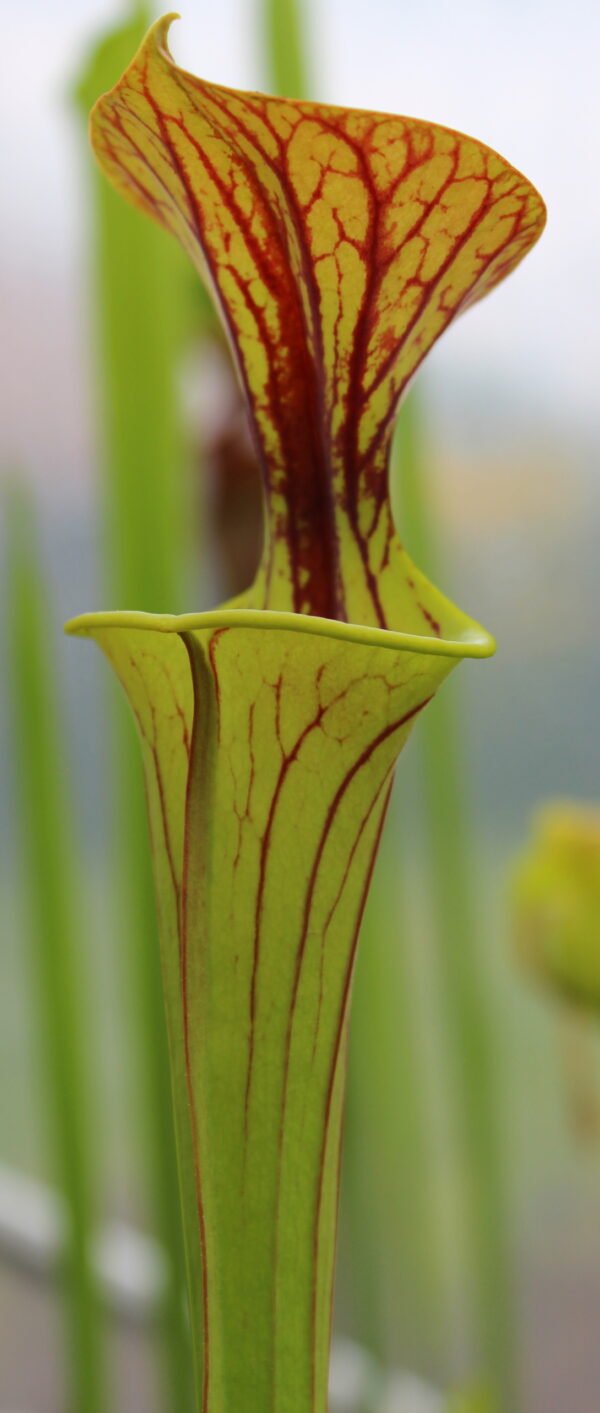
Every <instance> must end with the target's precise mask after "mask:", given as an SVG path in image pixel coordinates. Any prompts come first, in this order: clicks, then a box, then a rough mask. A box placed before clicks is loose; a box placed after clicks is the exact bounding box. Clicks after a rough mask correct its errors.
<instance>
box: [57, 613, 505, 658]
mask: <svg viewBox="0 0 600 1413" xmlns="http://www.w3.org/2000/svg"><path fill="white" fill-rule="evenodd" d="M102 628H113V629H114V628H135V629H138V630H142V631H146V632H154V633H188V632H193V631H195V630H201V629H204V630H206V631H210V630H211V629H216V628H254V629H260V628H263V629H264V628H270V629H272V630H279V631H282V630H283V631H287V632H288V633H310V634H314V635H315V636H316V637H324V638H333V639H337V640H338V641H339V642H349V643H359V644H361V645H362V646H366V647H369V646H370V647H378V648H390V649H395V650H396V651H397V652H413V653H424V654H429V655H433V656H436V657H456V658H486V657H492V656H493V654H494V653H495V651H496V643H495V640H494V638H493V637H492V636H491V634H490V633H488V632H487V631H486V629H485V628H482V627H481V625H480V624H479V623H474V622H473V621H472V620H470V619H466V618H465V623H464V628H463V629H462V631H461V632H459V633H457V634H456V636H454V637H438V636H437V635H435V634H434V633H431V635H429V634H418V633H402V632H398V631H396V630H395V629H392V628H375V627H370V626H368V625H364V624H360V623H345V622H340V621H339V620H338V619H333V618H313V617H309V616H308V614H301V613H283V612H277V611H276V610H274V609H262V608H261V609H253V608H222V609H212V610H210V611H209V612H207V613H182V614H173V613H141V612H135V611H131V612H129V611H126V610H123V611H113V612H105V613H102V612H97V613H83V614H79V615H78V616H77V617H76V618H71V619H69V621H68V623H66V624H65V633H68V634H69V635H70V636H81V637H87V636H91V635H93V633H94V631H95V630H97V629H102Z"/></svg>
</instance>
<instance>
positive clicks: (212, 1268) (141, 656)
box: [75, 611, 456, 1413]
mask: <svg viewBox="0 0 600 1413" xmlns="http://www.w3.org/2000/svg"><path fill="white" fill-rule="evenodd" d="M245 617H248V618H250V619H251V620H252V624H253V626H252V628H251V627H249V626H248V627H247V626H244V619H245ZM281 617H282V618H283V620H284V625H285V626H282V627H275V626H272V625H273V622H274V621H276V619H277V615H274V614H264V615H258V614H256V615H253V614H249V615H245V614H244V613H243V612H239V611H238V612H237V613H232V612H229V613H228V612H227V611H223V612H222V613H221V614H216V615H212V614H206V615H199V616H197V617H195V618H192V617H190V618H188V619H185V618H184V619H181V618H180V619H168V618H165V619H157V618H153V617H151V616H145V615H141V614H140V615H113V616H110V615H109V616H106V618H104V619H103V618H102V617H100V616H99V615H93V616H91V617H90V619H89V620H86V619H81V620H78V622H77V624H76V625H75V626H76V628H77V630H78V631H81V632H89V633H91V634H93V636H94V638H95V640H96V641H97V642H98V643H99V644H100V646H101V647H102V648H103V650H104V651H105V652H106V654H107V656H108V658H109V660H110V661H111V662H112V664H113V666H114V668H115V670H116V672H117V673H118V675H119V677H120V678H121V681H122V682H123V685H124V687H125V689H126V691H127V694H128V697H129V700H130V702H131V705H132V707H133V710H134V712H135V716H136V719H137V722H138V727H139V731H140V736H141V740H142V746H143V751H144V757H145V764H146V777H147V786H148V796H149V806H150V818H151V835H152V848H153V856H154V867H155V875H156V883H157V892H158V897H159V908H160V922H161V931H162V938H163V948H164V967H165V977H166V988H167V1000H168V1007H169V1020H170V1028H171V1036H172V1056H173V1063H174V1070H175V1094H176V1097H177V1098H178V1101H179V1111H180V1112H179V1120H180V1142H181V1144H182V1155H181V1156H182V1164H183V1170H184V1175H185V1176H186V1181H187V1184H188V1190H187V1197H188V1200H187V1203H186V1215H187V1219H188V1242H189V1245H190V1251H191V1253H192V1264H193V1271H192V1290H193V1296H194V1303H195V1307H196V1308H195V1318H196V1320H197V1322H199V1323H201V1324H202V1325H203V1324H204V1321H206V1326H205V1351H207V1352H208V1358H207V1364H206V1366H205V1371H204V1376H205V1379H206V1406H207V1407H210V1408H211V1409H212V1408H215V1409H221V1408H222V1409H224V1410H225V1409H229V1408H231V1407H245V1406H248V1407H252V1408H256V1409H263V1408H265V1409H266V1408H277V1409H281V1410H284V1409H288V1408H289V1409H290V1413H291V1410H292V1409H294V1410H300V1409H304V1408H306V1409H309V1408H313V1407H314V1408H319V1409H321V1408H324V1407H325V1406H326V1405H325V1389H326V1366H327V1354H328V1333H329V1307H330V1297H331V1279H332V1263H333V1251H334V1234H335V1211H336V1202H337V1168H338V1149H339V1136H340V1106H341V1099H342V1087H343V1070H344V1057H345V1036H346V1019H347V1005H348V997H349V988H350V980H351V974H352V964H353V960H354V949H355V944H356V937H357V932H358V926H359V922H360V918H361V914H362V908H363V904H364V900H365V896H366V889H367V885H368V881H369V876H370V872H371V867H372V863H373V859H374V852H375V847H376V843H377V840H378V836H379V830H380V827H381V823H382V818H383V813H384V808H385V803H386V800H387V794H388V789H389V786H390V783H391V775H392V770H393V766H394V763H395V760H396V757H397V755H398V752H399V750H400V748H401V746H402V744H403V742H404V740H405V739H406V736H407V734H408V731H409V729H410V726H411V725H412V723H413V722H414V720H415V719H416V717H417V716H418V714H419V712H420V711H421V710H422V709H423V707H424V706H425V705H426V703H427V701H428V700H429V698H430V697H431V695H432V693H433V692H434V691H435V688H436V687H437V685H438V684H439V682H440V681H441V680H442V678H443V677H444V676H445V675H446V674H447V672H448V671H449V670H450V668H451V666H452V663H453V661H455V660H456V658H453V656H452V653H453V652H455V651H456V644H448V645H445V651H444V652H442V651H440V647H441V646H442V645H440V644H439V643H438V642H437V641H436V644H435V646H436V649H437V651H436V652H435V653H431V654H430V653H426V652H421V651H414V650H411V649H410V647H409V646H408V645H407V646H406V648H405V650H404V651H395V650H394V649H393V648H390V647H389V646H388V640H387V636H386V635H385V634H384V633H382V632H379V633H378V632H377V630H372V632H373V639H374V641H373V642H372V643H365V642H361V641H360V635H358V636H356V635H355V634H354V633H353V632H352V630H351V629H350V628H348V627H346V626H345V625H338V624H332V625H329V624H319V623H318V622H315V620H312V621H310V620H309V621H308V623H307V624H306V627H307V628H308V629H310V630H312V631H302V620H298V619H294V618H293V616H290V619H289V620H288V618H287V616H284V615H281ZM290 620H291V623H290ZM259 622H260V623H263V622H264V623H265V626H262V627H261V626H259ZM267 625H268V626H267ZM291 625H294V626H293V627H292V626H291ZM297 625H299V626H300V631H295V628H296V626H297ZM315 629H318V631H315ZM332 630H333V631H332ZM417 646H418V645H417ZM192 1188H193V1200H192ZM198 1213H200V1221H199V1222H198ZM313 1354H314V1362H313ZM249 1377H250V1378H251V1383H252V1388H253V1397H254V1398H255V1402H252V1403H251V1404H246V1403H244V1397H245V1393H244V1389H245V1387H246V1381H247V1379H248V1378H249Z"/></svg>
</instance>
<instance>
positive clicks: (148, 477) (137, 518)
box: [78, 7, 192, 1413]
mask: <svg viewBox="0 0 600 1413" xmlns="http://www.w3.org/2000/svg"><path fill="white" fill-rule="evenodd" d="M150 18H151V17H150V15H149V14H148V12H147V10H146V8H145V7H137V8H136V9H135V11H134V14H133V17H132V19H131V20H130V21H129V22H128V23H126V24H124V25H122V26H121V27H119V28H118V29H116V30H114V31H112V32H111V33H110V34H109V35H107V37H106V38H105V39H104V41H103V42H102V43H101V44H100V45H99V46H98V47H97V48H96V50H95V52H94V54H93V56H92V58H91V62H90V63H89V64H88V66H87V68H86V72H85V75H84V77H83V79H82V81H81V83H80V86H79V91H78V98H79V100H80V102H81V104H82V106H83V108H84V111H85V113H86V116H87V113H88V111H89V108H90V107H91V105H92V103H93V102H94V101H95V99H96V98H97V97H98V96H99V94H100V93H102V92H104V91H105V90H106V89H108V88H110V87H111V85H112V84H113V83H114V82H115V81H116V79H117V78H118V77H119V75H120V74H121V72H122V71H123V69H124V68H125V67H126V65H127V64H128V63H129V61H130V59H131V55H132V53H133V52H134V51H135V48H136V46H137V45H138V44H139V43H140V42H141V40H142V38H143V36H144V33H145V31H146V29H147V27H148V24H149V22H150ZM89 160H90V165H92V158H91V155H90V159H89ZM92 177H93V241H94V256H95V269H94V277H95V295H96V300H95V304H96V324H97V336H98V337H97V343H98V349H99V356H98V363H97V373H98V376H97V382H98V385H99V389H100V395H99V409H98V410H99V421H100V425H101V427H102V439H101V442H102V470H103V476H104V505H105V523H106V537H105V544H104V551H105V575H106V580H107V585H108V593H109V597H110V600H111V601H112V602H114V604H115V605H116V606H118V607H127V606H131V607H135V608H137V609H144V610H147V611H148V612H153V611H154V612H161V613H165V612H171V613H173V612H177V611H179V610H180V608H181V606H182V597H183V593H182V590H183V580H184V576H185V566H186V562H187V553H186V546H187V543H188V526H189V524H190V522H191V516H190V515H189V513H188V510H187V506H186V498H187V488H186V481H185V475H184V467H183V445H182V433H181V426H180V418H179V413H178V403H177V389H176V371H177V363H178V359H179V357H180V355H181V353H182V348H183V341H184V328H185V322H184V296H185V291H186V288H187V283H188V272H187V267H186V265H185V261H184V260H183V257H182V255H181V252H180V251H179V250H178V249H177V248H176V247H175V245H174V244H173V243H172V242H170V241H169V240H168V239H167V237H166V236H165V235H164V233H163V232H162V231H159V230H158V229H157V228H156V227H155V226H154V225H153V224H152V223H151V222H148V221H146V220H144V219H143V218H142V217H141V216H140V215H139V214H138V213H137V212H136V211H133V210H132V209H131V208H130V207H129V206H128V205H127V204H126V203H125V202H123V201H122V200H121V199H120V198H119V197H117V195H116V194H115V192H114V191H113V190H112V188H111V187H110V186H109V185H108V183H107V182H106V181H105V179H104V178H103V177H102V175H101V174H100V172H99V171H97V170H96V169H95V168H94V170H93V172H92ZM113 722H114V760H115V774H114V782H115V799H114V809H115V825H114V832H115V844H116V852H115V867H116V870H117V877H118V880H119V884H120V887H119V894H118V896H119V900H120V917H121V919H122V924H121V925H122V927H123V934H124V936H126V937H127V938H128V939H129V951H128V962H129V964H130V968H131V978H130V979H131V989H132V993H133V996H134V1007H135V1018H136V1023H137V1027H138V1039H139V1045H138V1052H139V1060H140V1091H141V1109H142V1123H143V1128H144V1130H145V1139H146V1149H147V1155H146V1161H145V1165H144V1166H145V1169H146V1171H147V1173H148V1176H149V1181H150V1197H151V1203H152V1207H153V1216H154V1222H155V1226H156V1229H157V1235H158V1237H159V1240H160V1241H161V1243H162V1246H163V1248H164V1251H165V1255H166V1258H167V1262H168V1267H169V1273H170V1279H169V1283H168V1289H167V1294H166V1297H165V1300H164V1304H163V1308H162V1312H161V1329H162V1350H163V1356H164V1369H165V1406H166V1407H169V1408H171V1410H172V1413H184V1411H185V1410H186V1409H187V1408H190V1407H191V1404H192V1393H191V1352H190V1341H189V1331H188V1326H187V1320H186V1313H185V1302H184V1292H185V1283H186V1281H185V1255H184V1247H183V1235H182V1224H181V1211H180V1191H179V1177H178V1171H177V1158H176V1150H175V1138H174V1128H173V1114H172V1100H171V1090H170V1078H169V1074H170V1069H169V1059H168V1047H167V1036H166V1025H165V1015H164V1001H163V991H162V979H161V971H160V953H159V943H158V936H157V927H156V915H155V904H154V895H153V888H152V880H151V868H150V857H149V848H148V831H147V823H146V812H145V805H144V795H143V779H142V770H141V766H140V765H139V762H138V753H137V751H136V750H135V748H134V746H133V734H134V732H133V726H132V723H131V722H130V721H129V719H128V713H127V712H126V708H125V706H124V704H123V703H122V702H121V700H120V699H119V702H118V703H115V710H114V717H113Z"/></svg>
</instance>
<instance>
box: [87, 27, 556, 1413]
mask: <svg viewBox="0 0 600 1413" xmlns="http://www.w3.org/2000/svg"><path fill="white" fill-rule="evenodd" d="M168 23H169V22H168V21H161V22H160V23H159V24H158V25H156V26H155V27H154V29H153V30H151V32H150V34H149V35H148V38H147V40H146V41H145V43H144V44H143V46H142V48H141V49H140V51H139V53H138V55H137V57H136V59H135V60H134V62H133V64H132V65H131V67H130V68H129V69H128V70H127V72H126V74H125V75H124V76H123V79H122V80H121V81H120V83H119V84H117V86H116V87H115V88H114V89H113V90H112V92H111V93H110V94H108V95H106V97H105V98H103V99H101V100H100V102H99V104H97V106H96V108H95V110H94V114H93V118H92V139H93V143H94V146H95V149H96V152H97V155H98V157H99V160H100V163H101V166H102V167H103V168H104V170H105V171H106V173H107V174H108V176H109V177H110V179H111V180H112V181H113V183H114V184H115V185H116V186H117V188H118V189H119V190H121V191H122V193H123V194H124V195H125V196H127V197H128V198H129V199H130V200H131V201H133V203H134V204H135V205H137V206H139V207H140V208H141V209H143V210H145V211H147V212H148V213H149V214H151V215H152V216H153V217H155V218H156V219H157V220H158V221H159V222H160V223H161V224H163V225H164V226H165V227H166V228H167V229H169V230H171V231H173V232H174V234H176V235H177V236H178V237H179V239H180V240H181V242H182V244H183V245H184V247H185V249H186V250H187V251H188V252H189V254H190V256H191V257H192V259H193V260H194V262H195V264H196V265H197V267H198V268H199V270H200V272H201V274H202V275H203V277H205V278H206V279H207V280H208V282H209V285H210V286H211V288H212V289H213V291H214V294H215V297H216V300H217V303H218V305H219V308H220V310H221V313H222V316H223V320H224V323H225V326H226V328H227V331H228V333H229V336H230V341H231V345H232V350H233V354H234V357H235V361H236V365H237V368H238V371H239V375H240V378H241V381H242V384H243V387H244V388H245V391H246V394H247V398H248V406H249V411H250V415H251V418H252V422H253V427H254V433H255V438H256V443H257V447H258V449H259V453H260V458H261V465H262V470H263V480H264V492H265V541H264V552H263V557H262V562H261V564H260V566H259V569H258V572H257V576H256V579H255V582H254V584H253V586H252V587H251V588H250V589H249V590H248V592H247V594H245V595H244V596H242V598H241V599H240V600H238V601H237V602H236V603H233V604H230V605H228V606H225V607H224V608H223V609H220V610H217V611H215V612H213V613H206V614H199V615H190V616H187V617H182V618H171V617H167V616H165V617H150V616H145V615H143V614H107V615H90V616H89V617H87V618H82V619H78V620H76V621H75V622H74V623H73V624H72V625H71V630H72V631H75V632H80V633H84V634H88V635H90V636H93V637H94V638H95V640H96V641H97V642H98V643H99V644H100V646H101V647H102V648H103V650H104V652H105V653H106V655H107V657H108V658H109V660H110V661H111V663H112V665H113V667H114V668H115V670H116V672H117V674H118V676H119V677H120V679H121V681H122V683H123V686H124V688H125V690H126V692H127V695H128V697H129V700H130V703H131V705H132V708H133V710H134V713H135V716H136V719H137V723H138V727H139V732H140V737H141V741H142V747H143V752H144V760H145V766H146V781H147V792H148V802H149V812H150V822H151V835H152V849H153V858H154V869H155V878H156V886H157V895H158V902H159V913H160V925H161V933H162V946H163V966H164V975H165V989H166V994H167V1007H168V1015H169V1027H170V1036H171V1056H172V1065H173V1077H174V1095H175V1103H176V1108H177V1120H178V1134H179V1148H180V1162H181V1174H182V1185H183V1195H184V1208H185V1221H186V1226H187V1241H188V1253H189V1262H190V1288H191V1299H192V1315H193V1324H194V1331H195V1338H196V1354H197V1359H198V1402H199V1407H202V1409H203V1410H206V1411H207V1413H232V1410H234V1409H235V1410H236V1413H243V1410H248V1413H250V1410H252V1413H267V1410H270V1413H274V1410H277V1413H309V1410H311V1413H323V1410H324V1409H325V1408H326V1402H327V1361H328V1347H329V1328H330V1307H331V1290H332V1279H333V1259H334V1245H335V1219H336V1208H337V1188H338V1159H339V1139H340V1122H341V1106H342V1097H343V1083H344V1071H345V1046H346V1030H347V1016H348V1002H349V994H350V985H351V978H352V967H353V960H354V951H355V946H356V938H357V934H358V929H359V925H360V920H361V916H362V910H363V906H364V901H365V897H366V892H367V888H368V883H369V878H370V873H371V868H372V865H373V860H374V855H375V850H376V846H377V841H378V837H379V831H380V828H381V824H382V820H383V815H384V811H385V804H386V800H387V795H388V790H389V786H390V783H391V776H392V772H393V767H394V763H395V760H396V758H397V755H398V752H399V750H400V749H401V747H402V745H403V743H404V741H405V739H406V736H407V734H408V732H409V730H410V728H411V726H412V724H413V723H414V721H415V720H416V718H417V717H418V715H419V713H420V712H421V711H422V710H423V708H424V707H425V706H426V704H427V702H428V701H429V700H430V698H431V696H432V695H433V693H434V692H435V690H436V689H437V687H438V685H439V684H440V682H441V681H442V680H443V678H444V677H445V676H446V675H447V673H448V672H449V670H450V669H451V667H452V665H453V664H454V663H455V662H456V661H458V660H459V659H460V658H461V657H465V656H473V657H484V656H486V655H487V654H489V653H490V652H491V651H492V650H493V643H492V640H491V639H490V638H489V636H488V635H487V634H486V633H485V632H484V630H483V629H480V628H479V627H478V625H476V624H474V623H473V622H472V621H471V620H470V619H468V618H467V617H466V616H465V615H464V614H462V613H461V612H460V611H459V610H458V609H456V608H454V606H453V605H452V604H450V603H448V601H447V600H446V599H445V598H444V597H443V595H441V594H440V593H439V592H438V591H437V590H436V589H434V588H432V586H431V585H429V584H428V583H427V581H426V580H425V579H424V577H423V576H422V575H421V574H420V573H419V571H418V570H417V569H415V567H414V566H413V565H412V564H411V562H410V561H409V560H408V558H407V557H406V555H405V554H404V552H403V550H402V548H401V545H400V542H399V540H398V538H397V536H396V532H395V529H394V526H393V522H392V516H391V510H390V505H389V497H388V486H387V461H388V451H389V441H390V435H391V429H392V423H393V416H394V412H395V408H396V405H397V401H398V398H399V396H400V393H401V391H402V389H403V388H404V386H405V385H406V383H407V381H408V379H409V378H410V377H411V375H412V373H413V372H414V370H415V368H416V367H417V365H418V364H419V363H420V361H421V359H422V358H423V356H424V354H425V353H426V351H427V349H428V347H429V346H430V345H431V344H432V343H433V342H434V341H435V339H436V338H437V337H438V335H439V334H440V333H441V332H442V330H443V328H445V326H446V325H447V324H448V322H449V321H450V320H451V318H452V317H453V315H454V314H456V313H458V312H459V310H461V309H462V308H464V307H465V306H466V305H467V304H469V303H472V302H473V300H474V299H476V298H479V297H480V296H481V295H482V294H484V293H485V292H486V291H487V290H488V289H489V288H491V287H492V286H493V285H494V284H496V283H497V282H498V280H499V279H500V278H501V277H502V276H503V275H504V274H505V273H507V272H508V271H509V270H510V269H512V268H513V266H514V265H515V264H516V263H517V261H518V260H519V259H520V258H521V256H522V255H523V253H524V252H525V250H526V249H527V248H528V246H529V245H531V244H532V243H533V241H534V240H535V239H536V237H537V235H538V234H539V231H540V229H541V226H542V224H543V205H542V203H541V200H540V198H539V197H538V196H537V193H536V192H535V191H534V190H533V188H531V187H530V186H529V184H528V183H527V182H526V181H525V179H524V178H522V177H521V176H519V175H518V173H516V172H514V171H513V169H512V168H510V167H509V166H508V165H507V164H506V163H505V162H503V160H502V159H501V158H499V157H497V156H496V155H495V154H493V153H491V152H489V151H488V149H486V148H484V147H482V146H481V145H480V144H478V143H476V142H473V141H472V140H471V139H467V138H462V137H460V136H459V135H457V134H456V133H451V132H448V131H446V130H444V129H441V128H436V127H433V126H432V125H430V124H426V123H420V122H416V121H414V120H408V119H399V118H389V117H386V116H382V115H379V114H366V113H358V112H349V111H342V110H340V109H336V108H331V107H328V106H325V105H322V104H311V103H300V102H292V101H290V100H280V99H271V98H266V97H263V96H261V95H258V94H243V93H237V92H234V91H232V90H228V89H223V88H218V87H216V86H215V85H212V84H205V83H202V82H201V81H200V80H198V79H195V78H192V77H191V76H190V75H189V74H185V73H183V72H182V71H181V70H179V69H177V68H176V66H175V65H174V63H173V61H172V60H171V58H170V56H169V54H168V51H167V49H166V31H167V27H168Z"/></svg>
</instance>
